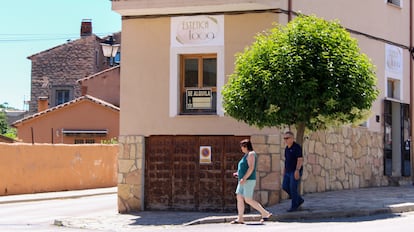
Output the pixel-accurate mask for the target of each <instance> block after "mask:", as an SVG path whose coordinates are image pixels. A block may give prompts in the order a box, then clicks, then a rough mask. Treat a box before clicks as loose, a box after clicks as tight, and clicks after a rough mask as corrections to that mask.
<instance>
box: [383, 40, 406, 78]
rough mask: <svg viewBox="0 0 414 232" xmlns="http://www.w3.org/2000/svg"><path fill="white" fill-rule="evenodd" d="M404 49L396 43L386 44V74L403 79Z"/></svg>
mask: <svg viewBox="0 0 414 232" xmlns="http://www.w3.org/2000/svg"><path fill="white" fill-rule="evenodd" d="M402 56H403V50H402V48H399V47H397V46H394V45H390V44H386V45H385V75H386V76H387V77H392V78H395V79H399V80H401V79H402V75H403V58H402Z"/></svg>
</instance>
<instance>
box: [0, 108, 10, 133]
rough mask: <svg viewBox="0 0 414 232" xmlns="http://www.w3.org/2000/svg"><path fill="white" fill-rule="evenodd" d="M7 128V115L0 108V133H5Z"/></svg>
mask: <svg viewBox="0 0 414 232" xmlns="http://www.w3.org/2000/svg"><path fill="white" fill-rule="evenodd" d="M8 128H9V125H8V123H7V116H6V113H5V112H4V111H3V110H0V135H2V134H5V133H6V132H7V130H8Z"/></svg>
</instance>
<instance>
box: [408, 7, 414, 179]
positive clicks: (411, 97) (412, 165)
mask: <svg viewBox="0 0 414 232" xmlns="http://www.w3.org/2000/svg"><path fill="white" fill-rule="evenodd" d="M409 4H410V5H409V7H410V22H409V27H410V28H409V32H410V35H409V36H410V42H409V43H410V47H409V53H410V54H409V56H410V122H411V123H410V127H411V136H410V140H411V142H410V145H411V147H410V153H411V154H410V159H411V172H410V174H411V180H412V184H413V185H414V175H413V170H414V159H413V158H414V157H413V146H412V142H413V141H412V138H411V137H412V135H413V126H412V122H413V115H414V113H413V103H414V99H413V91H414V88H413V59H414V57H413V52H414V50H413V5H412V1H409Z"/></svg>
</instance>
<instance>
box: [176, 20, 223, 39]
mask: <svg viewBox="0 0 414 232" xmlns="http://www.w3.org/2000/svg"><path fill="white" fill-rule="evenodd" d="M223 44H224V17H223V16H222V15H199V16H189V17H173V18H171V47H183V46H212V45H214V46H222V45H223Z"/></svg>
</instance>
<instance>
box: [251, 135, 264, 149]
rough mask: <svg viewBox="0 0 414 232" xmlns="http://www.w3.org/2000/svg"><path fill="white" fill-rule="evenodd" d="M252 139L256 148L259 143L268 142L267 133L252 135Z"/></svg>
mask: <svg viewBox="0 0 414 232" xmlns="http://www.w3.org/2000/svg"><path fill="white" fill-rule="evenodd" d="M250 141H251V142H252V144H253V147H254V148H255V149H256V146H257V145H259V144H266V142H267V136H266V135H252V136H251V138H250Z"/></svg>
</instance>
